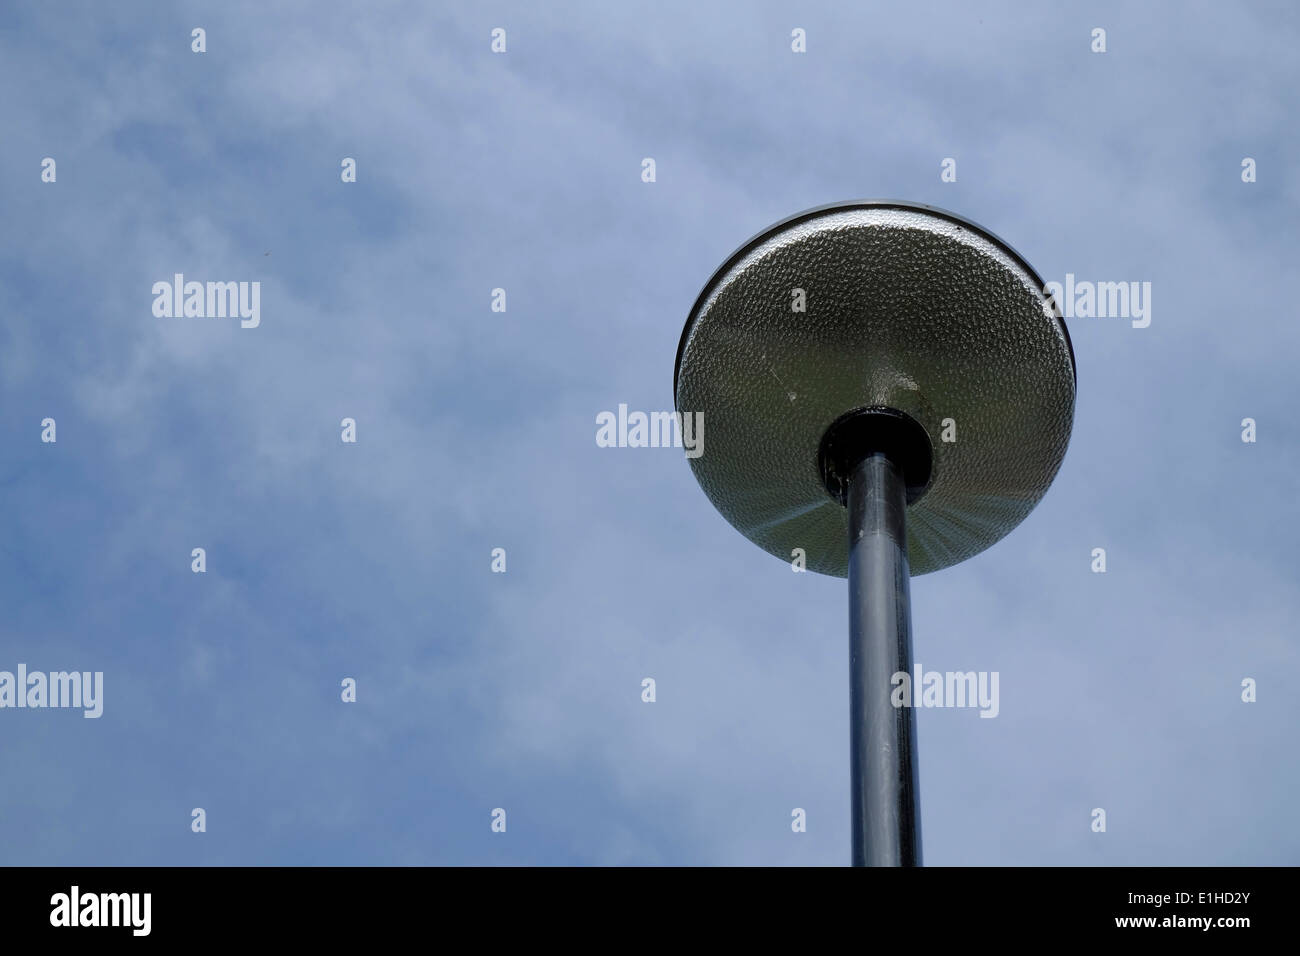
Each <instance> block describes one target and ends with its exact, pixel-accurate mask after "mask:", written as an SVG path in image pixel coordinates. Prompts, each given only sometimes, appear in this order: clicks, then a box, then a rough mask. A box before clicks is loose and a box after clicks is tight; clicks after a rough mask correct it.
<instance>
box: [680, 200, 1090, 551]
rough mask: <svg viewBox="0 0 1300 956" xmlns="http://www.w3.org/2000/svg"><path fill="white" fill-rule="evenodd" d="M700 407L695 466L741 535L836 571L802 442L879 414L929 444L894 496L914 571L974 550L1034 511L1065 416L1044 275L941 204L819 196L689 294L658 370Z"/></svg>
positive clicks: (838, 521) (814, 444) (831, 503)
mask: <svg viewBox="0 0 1300 956" xmlns="http://www.w3.org/2000/svg"><path fill="white" fill-rule="evenodd" d="M673 378H674V381H673V390H674V397H675V403H676V407H677V409H678V411H681V412H695V413H702V414H703V417H704V422H705V425H706V427H707V432H706V434H707V435H708V440H707V442H706V443H705V446H704V448H705V450H704V454H702V455H701V456H700V457H698V458H694V459H690V462H691V467H692V469H693V470H694V473H695V477H696V479H697V480H698V481H699V483H700V486H701V487H702V488H703V489H704V492H705V494H707V495H708V497H709V499H710V500H711V501H712V502H713V504H714V506H715V507H716V508H717V509H718V510H719V511H720V512H721V513H722V514H723V516H724V517H725V518H726V519H727V520H728V521H729V522H730V523H731V524H732V526H733V527H735V528H736V529H737V530H738V531H740V532H741V533H742V534H743V535H745V537H747V538H749V539H750V540H751V541H753V542H754V543H755V544H757V545H759V546H760V547H761V548H763V549H764V550H766V551H768V552H769V553H771V554H773V555H775V556H777V557H778V558H781V559H782V560H784V561H791V560H792V559H793V553H794V551H795V549H796V548H799V549H802V550H803V552H804V554H805V555H806V562H807V567H808V568H809V569H810V570H813V571H819V572H821V573H823V574H829V575H836V576H839V577H845V576H846V575H847V573H848V542H849V533H848V514H847V512H846V510H845V508H844V506H843V505H842V504H841V503H840V502H839V501H837V500H836V499H835V498H834V497H832V496H831V494H830V493H829V492H828V491H827V488H826V485H825V483H824V482H823V478H822V474H821V470H820V468H819V461H818V453H819V446H820V443H821V441H822V438H823V436H824V435H825V434H826V431H827V429H828V427H829V426H830V425H831V424H832V423H833V422H835V421H836V419H838V418H840V417H841V416H843V415H845V414H846V413H849V412H852V411H854V410H858V409H864V408H889V409H894V410H897V411H900V412H903V413H905V414H906V415H908V416H911V418H912V419H914V420H915V421H916V422H918V423H919V424H920V425H921V426H922V427H923V428H924V429H925V432H926V433H927V434H928V436H929V438H930V444H931V450H932V459H933V460H932V469H931V476H930V482H929V486H928V488H927V489H926V490H925V492H924V494H922V495H921V496H920V497H919V498H918V499H917V500H916V501H914V502H913V503H912V504H910V505H909V506H908V508H907V548H908V557H909V563H910V568H911V573H912V574H913V575H917V574H925V573H927V572H930V571H936V570H939V569H941V568H945V567H948V566H949V565H952V564H956V563H957V562H959V561H963V560H965V559H966V558H969V557H971V556H972V555H975V554H977V553H979V552H980V551H983V550H984V549H985V548H988V547H989V546H990V545H992V544H994V543H995V542H997V541H998V540H999V539H1001V538H1002V537H1003V536H1005V535H1006V534H1007V533H1008V532H1010V531H1011V530H1012V529H1013V528H1014V527H1015V526H1016V525H1017V524H1019V523H1020V522H1021V521H1022V520H1023V519H1024V518H1025V516H1026V515H1028V514H1029V512H1030V511H1031V510H1032V509H1033V507H1034V505H1035V504H1037V503H1038V501H1039V499H1040V498H1042V496H1043V494H1044V493H1045V492H1046V491H1047V488H1048V486H1049V485H1051V483H1052V479H1053V478H1054V477H1055V476H1056V473H1057V470H1058V469H1059V468H1060V465H1061V461H1062V459H1063V458H1064V456H1065V449H1066V446H1067V444H1068V443H1069V439H1070V429H1071V426H1072V424H1073V420H1074V402H1075V370H1074V353H1073V349H1072V347H1071V345H1070V339H1069V333H1068V332H1067V331H1066V328H1065V323H1064V321H1063V320H1062V318H1061V315H1060V312H1059V310H1058V308H1057V307H1056V305H1055V304H1054V303H1053V302H1052V300H1051V299H1050V297H1049V296H1048V294H1047V293H1046V292H1045V291H1044V283H1043V280H1042V279H1041V278H1040V277H1039V276H1038V275H1037V273H1035V272H1034V270H1033V269H1032V268H1031V267H1030V266H1029V265H1028V264H1027V263H1026V262H1025V261H1024V260H1023V259H1022V258H1021V257H1020V256H1019V255H1018V254H1017V253H1016V252H1015V250H1013V249H1012V248H1011V247H1010V246H1008V245H1007V244H1006V243H1004V242H1002V241H1001V240H1000V239H998V238H997V237H996V236H994V235H992V234H991V233H989V232H987V231H986V230H984V229H982V228H981V227H979V226H977V225H975V224H974V223H971V222H969V221H967V220H965V219H962V218H961V217H959V216H956V215H953V214H952V213H948V212H945V211H943V210H940V209H935V208H933V207H928V206H921V205H917V204H913V203H906V202H896V201H877V200H864V201H858V202H848V203H840V204H836V205H832V206H824V207H820V208H818V209H813V210H809V211H808V212H804V213H800V214H798V215H796V216H793V217H791V218H789V219H786V220H784V221H782V222H780V223H777V224H776V225H774V226H772V227H771V228H769V229H767V230H765V231H764V232H763V233H761V234H760V235H758V236H756V237H755V238H753V239H751V240H750V241H749V242H747V243H746V244H745V245H744V246H742V247H741V248H740V249H739V250H737V251H736V252H735V253H734V254H733V255H732V256H731V257H730V258H729V259H728V260H727V261H726V262H725V263H724V264H723V265H722V267H721V268H720V269H718V270H717V272H715V273H714V275H713V277H712V278H711V279H710V280H709V282H708V283H707V284H706V286H705V287H704V290H703V291H702V292H701V293H700V296H699V298H698V299H697V300H696V303H695V306H694V307H693V308H692V310H691V313H690V317H689V318H688V320H687V322H686V327H685V329H684V330H683V332H682V338H681V343H680V345H679V346H678V351H677V363H676V368H675V370H674V376H673Z"/></svg>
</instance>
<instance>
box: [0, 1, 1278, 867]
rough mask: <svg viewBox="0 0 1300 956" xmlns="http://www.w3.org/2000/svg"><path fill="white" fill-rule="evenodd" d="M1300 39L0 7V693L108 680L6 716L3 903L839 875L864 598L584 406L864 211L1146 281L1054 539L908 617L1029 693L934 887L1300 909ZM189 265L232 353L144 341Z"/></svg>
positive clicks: (937, 808) (1254, 10) (219, 344)
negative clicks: (40, 675) (957, 229)
mask: <svg viewBox="0 0 1300 956" xmlns="http://www.w3.org/2000/svg"><path fill="white" fill-rule="evenodd" d="M194 27H203V28H204V29H205V30H206V31H207V52H206V53H203V54H196V53H193V52H191V49H190V42H191V41H190V31H191V30H192V29H193V28H194ZM494 27H502V28H504V29H505V30H506V31H507V52H506V53H505V54H501V55H498V54H493V53H492V52H491V51H490V48H489V47H490V32H491V30H492V29H493V28H494ZM795 27H801V28H803V29H805V30H806V31H807V37H808V40H807V46H808V51H807V53H805V54H794V53H792V52H791V50H790V31H791V30H792V29H793V28H795ZM1094 27H1103V28H1105V29H1106V30H1107V46H1108V52H1107V53H1105V54H1094V53H1092V52H1090V49H1089V47H1090V43H1091V40H1090V35H1091V31H1092V29H1093V28H1094ZM1298 34H1300V14H1298V13H1297V12H1296V11H1295V10H1294V9H1293V8H1291V7H1289V6H1287V5H1285V4H1281V3H1276V4H1264V3H1256V4H1244V5H1231V6H1229V5H1212V4H1173V3H1164V4H1160V3H1152V4H1144V5H1142V7H1141V9H1136V8H1133V7H1132V6H1131V5H1121V4H1107V3H1094V4H1086V5H1082V4H1080V5H1075V6H1072V7H1071V6H1067V5H1055V4H1054V5H1050V6H1048V5H1042V6H1041V7H1038V6H1031V5H1028V4H1023V5H1012V4H995V3H982V4H960V3H951V4H948V3H942V4H939V3H929V4H927V3H917V4H909V5H906V6H903V5H892V6H890V7H885V6H878V7H850V6H845V5H831V4H820V5H819V4H811V5H810V4H804V3H800V4H765V5H752V4H744V5H741V4H728V5H724V4H694V3H671V2H669V3H662V4H655V5H653V6H652V7H645V6H644V5H637V6H626V7H625V6H621V5H610V4H597V3H588V4H570V5H564V6H563V7H562V8H557V7H555V6H553V5H537V4H522V3H521V4H481V5H477V4H476V5H473V6H472V7H466V8H461V7H460V6H453V5H450V4H441V5H428V4H405V3H374V4H367V5H364V6H362V7H355V6H352V5H346V6H345V5H339V6H338V7H336V8H335V9H333V10H331V9H330V8H329V6H328V5H322V4H307V3H289V4H276V5H274V6H273V7H271V6H270V5H263V4H253V3H223V4H211V5H200V4H184V3H181V4H174V5H171V4H169V5H166V6H165V8H159V7H157V6H154V5H146V4H139V3H125V4H114V5H104V4H99V3H81V4H77V3H73V4H35V3H21V4H10V5H6V7H5V8H4V10H3V12H0V85H2V86H3V88H4V89H5V90H7V91H9V92H8V94H7V95H6V96H5V97H4V98H3V105H0V111H2V115H3V120H4V122H3V127H2V128H3V129H4V135H3V138H2V141H0V184H2V185H0V203H2V205H0V208H3V210H4V222H5V228H4V229H3V231H2V232H0V315H2V316H3V318H2V319H0V607H2V608H3V609H4V613H3V615H0V669H6V670H13V669H15V668H16V666H17V665H18V664H19V663H20V662H21V663H26V664H27V665H28V667H29V668H30V669H33V670H38V669H39V670H47V671H48V670H65V669H76V670H89V671H103V672H104V675H105V676H104V682H105V690H104V715H103V717H102V718H100V719H99V720H85V719H83V718H82V717H81V715H80V713H79V712H76V711H67V710H8V709H6V710H0V760H2V761H3V766H4V768H5V772H4V773H3V774H0V848H3V849H2V850H0V854H2V856H3V859H4V861H5V862H7V863H16V864H46V863H48V864H96V865H103V864H181V865H189V864H432V863H446V864H470V863H474V864H480V863H484V864H794V865H840V864H843V863H845V862H846V861H847V857H848V840H849V830H848V823H849V820H848V795H849V782H848V726H847V711H848V699H847V698H848V684H847V670H846V667H847V646H846V643H847V639H846V634H845V629H846V622H847V597H846V594H845V589H844V582H843V581H841V580H839V579H833V578H825V577H820V576H817V575H811V574H802V575H800V574H793V573H791V569H790V567H789V566H788V565H787V564H783V563H782V562H780V561H778V560H776V559H774V558H772V557H770V556H769V555H767V554H765V553H764V552H762V551H760V550H759V549H758V548H756V547H754V546H753V545H751V544H750V543H748V542H747V541H745V540H744V539H743V538H742V537H741V536H740V535H739V534H738V533H736V532H735V531H733V530H732V529H731V528H730V527H729V526H728V525H727V524H726V522H725V521H724V520H723V519H722V518H721V517H720V516H719V515H718V514H717V513H716V512H715V511H714V510H713V508H712V506H711V505H710V504H709V502H708V500H707V498H706V497H705V496H704V494H703V492H702V491H701V490H700V489H699V487H698V486H697V485H696V483H695V481H694V478H693V477H692V475H691V472H690V468H689V466H688V464H687V463H686V461H685V460H684V459H683V457H682V454H681V452H680V451H679V450H672V449H631V448H625V449H610V448H599V447H597V445H596V443H595V440H594V438H595V431H596V427H595V417H596V415H597V414H598V413H599V412H601V411H603V410H607V409H616V408H617V406H618V404H619V403H621V402H624V403H627V404H628V405H629V406H630V407H631V408H634V409H644V410H661V409H670V408H672V401H673V396H672V387H671V383H672V365H673V358H674V355H675V352H676V348H677V343H678V337H679V335H680V333H681V328H682V325H683V323H684V321H685V318H686V313H687V311H688V309H689V308H690V306H691V304H692V302H693V301H694V298H695V295H696V294H697V293H698V291H699V289H700V287H701V286H702V285H703V283H704V282H705V280H706V279H707V278H708V277H709V275H710V273H711V272H712V271H713V269H714V268H715V267H716V266H717V265H718V264H720V263H721V262H722V261H723V260H724V259H725V258H726V256H727V255H728V254H729V253H730V252H731V251H732V250H733V249H734V248H735V247H736V246H737V245H739V244H740V243H741V242H742V241H744V240H745V239H747V238H748V237H749V236H751V235H753V234H754V233H756V232H758V231H759V230H761V229H763V228H764V227H766V226H767V225H768V224H770V223H771V222H774V221H776V220H778V219H781V218H783V217H785V216H787V215H790V214H791V213H794V212H798V211H799V210H802V209H805V208H808V207H811V206H817V205H821V204H824V203H828V202H834V201H838V200H844V199H853V198H864V197H888V198H899V199H908V200H913V201H917V202H923V203H930V204H934V205H938V206H941V207H944V208H947V209H951V210H953V211H954V212H956V213H958V214H960V215H963V216H966V217H969V218H971V219H973V220H975V221H976V222H979V223H981V224H982V225H984V226H986V227H987V228H989V229H991V230H993V231H994V232H996V233H997V234H998V235H1000V236H1002V237H1004V238H1005V239H1007V240H1008V241H1009V242H1011V243H1012V244H1013V245H1014V246H1015V247H1016V248H1017V250H1018V251H1019V252H1021V253H1022V254H1023V255H1024V256H1025V257H1026V258H1027V259H1028V260H1029V262H1030V263H1032V264H1033V265H1034V267H1035V268H1036V269H1037V270H1038V271H1039V272H1040V273H1041V274H1042V275H1043V276H1044V277H1046V278H1048V279H1056V280H1061V279H1063V277H1064V275H1065V274H1066V273H1067V272H1072V273H1074V274H1075V275H1076V276H1079V277H1081V278H1088V279H1095V280H1113V281H1130V280H1138V281H1150V282H1151V283H1152V289H1153V294H1152V321H1151V325H1150V326H1149V327H1148V328H1145V329H1134V328H1132V327H1131V326H1130V324H1129V323H1128V322H1127V321H1126V320H1117V319H1082V318H1080V319H1075V320H1073V321H1072V322H1071V324H1070V333H1071V336H1072V339H1073V343H1074V348H1075V354H1076V358H1077V363H1078V387H1079V393H1078V404H1077V408H1076V419H1075V429H1074V436H1073V439H1072V442H1071V446H1070V450H1069V452H1068V454H1067V456H1066V459H1065V462H1064V465H1063V467H1062V469H1061V471H1060V473H1059V474H1058V476H1057V479H1056V482H1055V484H1054V485H1053V487H1052V488H1051V490H1050V491H1049V493H1048V494H1047V496H1046V497H1045V498H1044V500H1043V501H1042V503H1041V504H1040V505H1039V506H1038V508H1037V509H1036V510H1035V511H1034V512H1033V513H1032V514H1031V515H1030V517H1029V518H1028V519H1027V520H1026V521H1025V522H1024V523H1023V524H1022V525H1021V526H1020V527H1019V528H1017V529H1016V530H1015V531H1014V532H1013V533H1012V534H1011V535H1009V536H1008V537H1007V538H1005V539H1004V540H1003V541H1001V542H999V543H998V544H997V545H995V546H994V547H993V548H991V549H990V550H988V551H987V552H985V553H983V554H981V555H979V556H978V557H976V558H974V559H972V560H970V561H968V562H966V563H964V564H962V565H959V566H957V567H954V568H950V569H947V570H944V571H941V572H937V573H935V574H932V575H927V576H923V577H920V578H916V579H914V580H913V582H912V594H913V599H914V604H915V612H914V619H913V632H914V646H915V656H916V658H917V659H918V660H919V661H920V662H921V663H922V664H924V665H925V666H926V667H927V668H935V669H940V670H987V671H995V670H996V671H998V672H999V673H1000V675H1001V680H1000V689H1001V701H1000V705H1001V712H1000V714H999V716H998V717H997V718H996V719H993V720H981V719H978V717H977V714H976V712H974V711H971V710H921V711H919V712H918V727H919V747H920V762H921V764H920V766H921V779H922V795H921V809H922V815H923V827H924V836H925V857H926V862H927V863H929V864H938V865H944V864H983V863H992V864H1099V865H1111V864H1120V865H1126V864H1295V863H1297V862H1300V823H1297V821H1296V816H1295V813H1294V810H1293V807H1292V803H1293V796H1294V794H1295V792H1296V789H1297V785H1298V784H1300V774H1298V773H1297V758H1296V753H1297V747H1296V731H1297V728H1298V727H1300V702H1298V701H1297V697H1296V694H1295V688H1296V686H1297V682H1300V654H1298V653H1297V647H1296V623H1295V622H1296V620H1297V618H1298V617H1300V590H1298V589H1297V585H1296V582H1297V580H1298V579H1300V568H1298V567H1297V565H1298V563H1300V562H1298V561H1297V558H1296V555H1295V549H1294V546H1293V541H1294V538H1295V532H1296V528H1297V523H1298V520H1297V519H1300V506H1298V505H1297V503H1296V499H1295V477H1294V476H1295V475H1296V473H1297V471H1298V470H1300V460H1298V458H1300V454H1298V452H1297V449H1298V448H1300V441H1298V439H1300V430H1298V429H1297V424H1296V418H1295V415H1296V413H1295V409H1294V398H1295V395H1296V390H1297V385H1296V379H1295V374H1296V373H1295V369H1296V367H1297V358H1298V354H1297V353H1298V352H1300V332H1298V331H1297V323H1296V321H1295V316H1294V315H1293V311H1294V309H1293V306H1292V298H1293V296H1292V294H1291V293H1292V291H1293V289H1294V288H1295V284H1296V278H1297V275H1296V272H1297V268H1296V265H1295V256H1294V250H1295V245H1294V236H1295V229H1296V223H1297V207H1298V204H1300V177H1298V176H1297V174H1296V171H1295V163H1294V157H1295V155H1296V154H1297V153H1300V143H1297V142H1296V135H1297V134H1296V131H1295V124H1294V118H1295V115H1296V107H1297V103H1296V96H1297V94H1296V92H1295V91H1296V89H1297V88H1300V75H1298V74H1300V66H1298V65H1297V60H1296V58H1295V56H1294V54H1293V51H1294V49H1295V48H1296V45H1297V43H1300V36H1298ZM47 156H48V157H53V158H54V159H55V160H56V162H57V176H58V178H57V182H55V183H52V184H51V183H43V182H42V181H41V177H40V172H41V160H42V159H43V158H44V157H47ZM647 156H648V157H653V158H654V159H655V160H656V165H657V181H656V182H654V183H653V184H647V183H643V182H642V181H641V177H640V173H641V161H642V159H643V158H644V157H647ZM343 157H354V158H355V159H356V160H357V170H358V176H357V180H358V181H357V182H356V183H354V184H344V183H342V182H341V181H340V176H339V169H340V161H341V160H342V158H343ZM945 157H954V158H956V160H957V163H958V180H957V182H955V183H943V182H941V181H940V177H939V172H940V162H941V160H942V159H944V158H945ZM1243 157H1253V158H1254V159H1255V160H1256V161H1257V164H1258V181H1257V182H1255V183H1252V184H1246V183H1243V182H1242V181H1241V176H1240V168H1241V167H1240V164H1241V161H1242V158H1243ZM268 252H269V253H270V255H266V253H268ZM176 272H183V273H185V274H186V275H187V276H189V277H191V278H197V279H213V280H245V281H254V280H256V281H259V282H261V290H262V298H261V324H260V326H259V327H258V328H256V329H241V328H239V326H238V324H237V323H234V322H230V321H225V320H198V319H160V318H156V317H155V316H154V315H153V314H152V311H151V305H152V301H153V297H152V294H151V291H150V290H151V287H152V284H153V283H154V282H155V281H158V280H165V279H169V278H170V277H171V276H172V275H173V274H174V273H176ZM498 287H500V288H505V289H506V290H507V302H508V308H507V311H506V312H504V313H494V312H492V311H491V309H490V302H491V290H492V289H494V288H498ZM46 417H52V418H54V419H56V421H57V428H58V432H57V435H58V441H57V443H55V444H47V443H42V442H41V440H40V433H41V427H40V422H41V420H42V419H43V418H46ZM344 417H352V418H354V419H355V420H356V422H357V434H358V441H357V443H356V444H343V443H342V442H341V441H340V427H339V423H340V420H341V419H343V418H344ZM1245 417H1252V418H1254V419H1256V421H1257V422H1258V441H1257V442H1256V443H1254V444H1244V443H1243V442H1242V441H1241V440H1240V433H1241V427H1240V422H1241V420H1242V419H1243V418H1245ZM706 448H707V440H706ZM706 453H707V452H706ZM195 547H203V548H205V549H206V551H207V572H206V573H205V574H193V573H191V571H190V552H191V549H192V548H195ZM496 547H502V548H505V549H506V550H507V555H508V565H507V566H508V571H507V573H505V574H493V573H491V570H490V553H491V551H492V549H493V548H496ZM1095 547H1104V548H1106V550H1107V555H1108V559H1107V560H1108V571H1107V573H1106V574H1104V575H1099V574H1093V573H1092V572H1091V571H1090V567H1089V565H1090V560H1091V558H1090V554H1091V551H1092V549H1093V548H1095ZM344 677H354V678H355V679H356V680H357V683H358V700H357V702H356V703H354V704H344V703H342V702H341V701H340V691H339V684H340V681H341V680H342V679H343V678H344ZM644 677H653V678H654V679H655V680H656V682H657V698H658V699H657V700H656V702H655V703H654V704H646V703H643V702H642V701H641V698H640V691H641V680H642V679H643V678H644ZM1246 677H1252V678H1255V679H1256V680H1257V681H1258V688H1259V689H1258V701H1257V702H1255V703H1253V704H1246V703H1243V702H1242V701H1241V699H1240V693H1241V687H1240V684H1241V680H1242V679H1243V678H1246ZM195 807H202V808H204V809H205V810H206V812H207V832H206V833H203V834H196V833H193V832H191V829H190V819H191V817H190V813H191V810H192V809H193V808H195ZM495 807H503V808H505V809H506V810H507V814H508V829H507V832H506V833H505V834H495V833H492V832H491V830H490V822H491V821H490V813H491V811H492V809H493V808H495ZM794 807H802V808H804V809H805V810H806V811H807V815H808V831H807V832H806V833H802V834H795V833H793V832H791V828H790V812H791V809H792V808H794ZM1094 807H1103V808H1105V809H1106V812H1107V831H1106V832H1105V833H1094V832H1092V831H1091V829H1090V823H1091V817H1090V812H1091V810H1092V808H1094Z"/></svg>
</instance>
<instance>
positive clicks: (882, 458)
mask: <svg viewBox="0 0 1300 956" xmlns="http://www.w3.org/2000/svg"><path fill="white" fill-rule="evenodd" d="M848 508H849V708H850V713H849V719H850V722H851V724H850V726H851V730H850V740H851V746H852V770H851V772H852V775H853V798H852V809H853V865H854V866H920V865H921V814H920V806H919V802H918V801H919V798H920V793H919V788H918V786H917V756H916V724H915V722H914V720H913V716H912V707H911V706H907V707H895V706H894V705H893V703H892V701H891V696H892V694H893V690H894V685H893V683H892V678H893V676H894V674H896V673H899V672H902V673H905V674H908V675H910V674H911V671H912V625H911V605H910V599H909V596H908V567H907V488H906V485H905V483H904V480H903V474H902V471H901V469H900V468H899V467H897V465H896V464H895V463H894V462H893V461H892V460H891V459H890V458H889V457H888V456H887V455H886V454H884V453H883V452H874V453H872V454H869V455H867V457H866V458H864V459H863V460H862V461H861V462H860V463H859V464H858V465H857V466H856V467H855V468H854V469H853V472H852V477H851V478H850V479H849V488H848ZM909 680H910V677H909ZM918 690H919V688H912V692H913V693H914V694H915V693H916V692H917V691H918ZM912 702H913V701H912V700H909V701H908V703H909V704H911V703H912Z"/></svg>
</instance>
